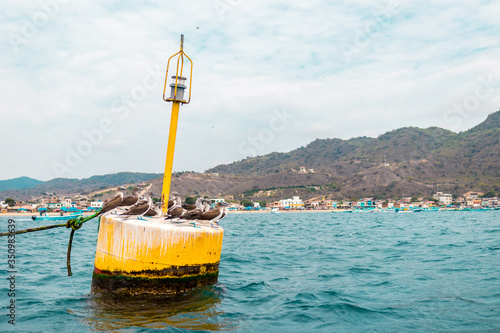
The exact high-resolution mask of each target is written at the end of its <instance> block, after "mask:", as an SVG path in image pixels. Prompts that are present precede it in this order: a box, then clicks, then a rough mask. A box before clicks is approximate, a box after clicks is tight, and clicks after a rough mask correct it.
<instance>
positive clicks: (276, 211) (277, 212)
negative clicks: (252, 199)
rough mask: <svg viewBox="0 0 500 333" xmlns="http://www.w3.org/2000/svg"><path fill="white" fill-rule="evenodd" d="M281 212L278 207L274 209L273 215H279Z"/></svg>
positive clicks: (272, 210)
mask: <svg viewBox="0 0 500 333" xmlns="http://www.w3.org/2000/svg"><path fill="white" fill-rule="evenodd" d="M279 212H280V210H279V209H278V207H274V208H272V209H271V214H279Z"/></svg>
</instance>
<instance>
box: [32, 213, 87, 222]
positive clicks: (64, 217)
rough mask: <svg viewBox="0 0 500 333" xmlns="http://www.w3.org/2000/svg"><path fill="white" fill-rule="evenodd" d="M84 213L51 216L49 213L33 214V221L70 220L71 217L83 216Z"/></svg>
mask: <svg viewBox="0 0 500 333" xmlns="http://www.w3.org/2000/svg"><path fill="white" fill-rule="evenodd" d="M82 215H83V213H73V214H70V215H61V216H59V215H57V216H49V215H43V216H35V215H34V216H32V217H31V218H32V219H33V221H61V220H64V221H66V220H69V219H74V218H78V217H81V216H82Z"/></svg>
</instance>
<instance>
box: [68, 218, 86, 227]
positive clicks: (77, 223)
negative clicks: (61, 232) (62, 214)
mask: <svg viewBox="0 0 500 333" xmlns="http://www.w3.org/2000/svg"><path fill="white" fill-rule="evenodd" d="M83 222H84V221H83V219H82V218H81V217H79V218H77V219H70V220H68V222H66V228H71V229H73V230H78V229H80V228H81V227H82V225H83Z"/></svg>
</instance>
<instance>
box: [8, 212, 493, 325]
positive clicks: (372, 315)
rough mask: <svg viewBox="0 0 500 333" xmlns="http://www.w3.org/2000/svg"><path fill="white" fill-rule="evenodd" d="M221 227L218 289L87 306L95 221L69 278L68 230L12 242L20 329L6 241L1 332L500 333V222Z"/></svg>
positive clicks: (331, 220)
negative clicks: (12, 315)
mask: <svg viewBox="0 0 500 333" xmlns="http://www.w3.org/2000/svg"><path fill="white" fill-rule="evenodd" d="M15 220H16V228H17V229H23V228H27V227H33V226H35V225H40V222H34V221H31V220H27V219H24V220H22V219H15ZM46 224H50V222H48V223H47V222H46ZM221 224H222V225H223V227H224V229H225V236H224V244H223V251H222V258H221V264H220V275H219V282H218V284H217V285H214V286H205V287H201V288H198V289H195V290H193V291H192V292H190V293H187V294H185V295H180V296H178V297H173V298H146V299H133V300H132V299H128V300H122V301H116V300H114V301H110V300H101V299H93V298H92V297H91V295H89V290H90V283H91V278H92V277H91V274H92V269H93V259H94V253H95V245H96V237H97V223H96V222H95V221H92V222H88V223H87V224H85V225H84V227H83V228H82V229H80V230H78V231H77V232H76V234H75V239H74V241H73V252H72V268H73V274H74V275H73V276H72V277H68V276H67V273H66V249H67V242H68V236H69V231H68V229H65V228H58V229H51V230H47V231H42V232H37V233H32V234H28V235H26V234H25V235H17V237H16V255H17V262H16V270H17V273H16V281H15V284H16V286H15V287H16V297H15V299H16V303H15V304H16V321H15V323H16V325H15V326H12V325H10V324H8V322H7V321H8V319H9V318H8V317H7V313H8V309H7V308H6V306H7V305H8V302H9V299H10V298H9V297H8V296H7V295H8V289H9V282H8V280H7V279H6V278H7V275H8V274H7V270H8V266H7V238H6V237H2V238H0V254H1V255H0V258H3V259H1V260H0V277H1V280H0V294H1V297H0V300H1V301H0V303H1V304H0V306H1V308H0V331H20V332H52V331H62V332H87V331H100V330H113V331H118V332H147V331H152V330H159V331H167V332H184V331H191V330H193V331H219V330H223V331H238V332H247V331H248V332H261V331H265V332H309V331H317V332H368V331H369V332H436V331H437V332H442V331H444V332H450V331H452V332H500V211H486V212H423V213H351V214H345V213H287V214H230V215H229V216H228V217H227V218H226V219H224V220H223V221H222V222H221ZM6 230H7V218H5V217H0V231H1V232H4V231H6Z"/></svg>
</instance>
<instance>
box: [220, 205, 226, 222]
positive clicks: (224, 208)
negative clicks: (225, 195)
mask: <svg viewBox="0 0 500 333" xmlns="http://www.w3.org/2000/svg"><path fill="white" fill-rule="evenodd" d="M227 211H228V208H227V203H224V204H223V205H222V215H221V217H220V218H219V220H222V219H223V218H225V217H226V215H227Z"/></svg>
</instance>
